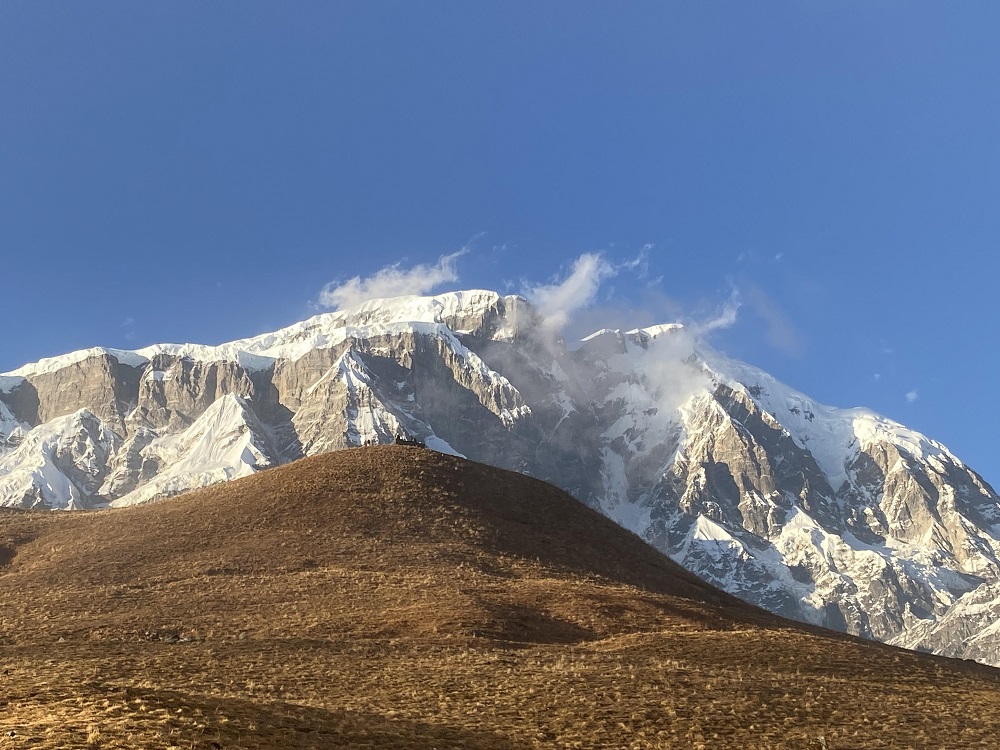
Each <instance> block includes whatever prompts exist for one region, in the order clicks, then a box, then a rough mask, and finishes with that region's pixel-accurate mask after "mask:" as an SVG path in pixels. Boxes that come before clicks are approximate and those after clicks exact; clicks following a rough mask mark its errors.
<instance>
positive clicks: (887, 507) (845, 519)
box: [0, 291, 1000, 663]
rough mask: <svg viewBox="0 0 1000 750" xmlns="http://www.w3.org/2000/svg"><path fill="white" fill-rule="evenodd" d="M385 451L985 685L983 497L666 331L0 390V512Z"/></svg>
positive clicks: (305, 334)
mask: <svg viewBox="0 0 1000 750" xmlns="http://www.w3.org/2000/svg"><path fill="white" fill-rule="evenodd" d="M401 434H402V435H406V436H409V437H412V438H417V439H420V440H423V441H424V442H425V443H426V444H427V445H428V446H429V447H432V448H434V449H436V450H441V451H446V452H451V453H457V454H460V455H465V456H468V457H469V458H473V459H475V460H478V461H483V462H486V463H491V464H494V465H497V466H502V467H505V468H511V469H515V470H518V471H523V472H527V473H530V474H532V475H535V476H537V477H540V478H542V479H545V480H548V481H551V482H553V483H555V484H557V485H559V486H561V487H563V488H565V489H567V490H568V491H570V492H571V493H573V494H575V495H576V496H577V497H578V498H580V499H581V500H582V501H584V502H586V503H588V504H590V505H592V506H594V507H597V508H599V509H601V510H602V511H603V512H604V513H605V514H607V515H608V516H610V517H611V518H613V519H614V520H615V521H617V522H618V523H619V524H621V525H622V526H625V527H626V528H628V529H630V530H632V531H634V532H635V533H636V534H638V535H640V536H641V537H643V538H644V539H646V540H647V541H649V542H650V543H651V544H653V545H655V546H656V547H658V548H660V549H662V550H663V551H665V552H666V553H667V554H669V555H670V556H671V557H673V558H674V559H675V560H677V561H678V562H680V563H682V564H683V565H685V566H686V567H688V568H689V569H691V570H694V571H695V572H697V573H698V574H700V575H701V576H703V577H704V578H706V579H708V580H710V581H711V582H713V583H715V584H717V585H719V586H721V587H722V588H724V589H726V590H728V591H731V592H732V593H735V594H737V595H739V596H741V597H743V598H744V599H746V600H748V601H751V602H754V603H756V604H759V605H761V606H763V607H766V608H768V609H771V610H773V611H776V612H778V613H780V614H783V615H786V616H789V617H793V618H796V619H800V620H804V621H808V622H813V623H816V624H821V625H825V626H828V627H833V628H837V629H841V630H848V631H850V632H853V633H857V634H860V635H864V636H866V637H870V638H875V639H878V640H884V641H890V642H894V643H898V644H900V645H906V646H910V647H915V648H922V649H926V650H932V651H937V652H941V653H946V654H949V655H968V656H973V657H975V658H979V659H982V660H985V661H989V662H991V663H1000V628H996V627H994V622H995V617H994V613H1000V599H998V596H1000V498H998V497H997V495H996V493H995V492H994V491H993V489H992V488H991V487H990V486H989V485H988V484H986V483H985V482H984V481H983V480H982V479H981V478H980V477H979V476H978V475H977V474H976V473H975V472H974V471H972V470H971V469H969V468H968V467H966V466H965V465H964V464H963V463H962V462H961V461H960V460H959V459H958V458H956V457H955V456H954V455H952V454H951V453H950V452H949V451H948V450H947V448H945V447H944V446H943V445H941V444H939V443H937V442H934V441H933V440H930V439H928V438H926V437H924V436H923V435H920V434H918V433H916V432H913V431H912V430H908V429H906V428H905V427H903V426H902V425H900V424H898V423H896V422H893V421H892V420H889V419H886V418H884V417H880V416H879V415H877V414H875V413H873V412H871V411H868V410H866V409H835V408H831V407H828V406H824V405H822V404H818V403H816V402H814V401H813V400H811V399H810V398H808V397H807V396H805V395H804V394H801V393H799V392H797V391H795V390H793V389H791V388H789V387H787V386H785V385H783V384H781V383H779V382H777V381H776V380H775V379H774V378H772V377H770V376H769V375H767V374H766V373H764V372H762V371H760V370H758V369H756V368H754V367H751V366H749V365H746V364H744V363H740V362H735V361H733V360H730V359H727V358H725V357H723V356H721V355H719V354H718V353H716V352H713V351H711V350H710V349H709V348H707V347H705V346H704V345H703V344H701V343H700V342H698V341H697V340H695V338H694V337H693V336H692V335H691V334H690V333H689V332H688V331H687V330H685V329H684V328H683V327H682V326H679V325H671V324H668V325H662V326H655V327H651V328H643V329H634V330H631V331H624V332H623V331H618V330H610V329H606V330H602V331H598V332H597V333H595V334H593V335H591V336H588V337H587V338H586V339H584V340H583V341H582V342H579V345H578V346H574V347H566V346H565V345H564V344H563V342H561V341H557V340H554V339H553V338H552V337H551V335H550V334H549V333H548V332H547V328H546V327H545V326H544V325H543V324H542V323H541V321H540V320H539V319H538V316H537V314H536V312H535V310H534V309H533V308H532V307H531V305H529V304H528V303H527V302H526V301H525V300H523V299H521V298H519V297H516V296H501V295H498V294H496V293H494V292H487V291H470V292H456V293H451V294H442V295H438V296H434V297H402V298H396V299H392V300H374V301H371V302H367V303H365V304H364V305H361V306H359V307H356V308H354V309H351V310H347V311H343V312H336V313H329V314H325V315H319V316H316V317H314V318H311V319H310V320H307V321H304V322H302V323H298V324H296V325H293V326H290V327H288V328H285V329H283V330H280V331H277V332H275V333H270V334H265V335H263V336H257V337H254V338H249V339H244V340H241V341H235V342H232V343H229V344H223V345H221V346H200V345H191V344H182V345H173V344H162V345H155V346H151V347H147V348H145V349H140V350H137V351H124V350H115V349H102V348H98V349H89V350H85V351H81V352H74V353H72V354H68V355H65V356H62V357H55V358H52V359H47V360H42V361H40V362H37V363H34V364H30V365H26V366H24V367H22V368H20V369H18V370H15V371H13V372H10V373H6V374H5V375H2V376H0V504H2V505H8V506H17V507H41V508H88V507H98V506H103V505H107V504H112V505H128V504H133V503H141V502H148V501H150V500H154V499H158V498H163V497H167V496H170V495H174V494H177V493H179V492H182V491H184V490H186V489H190V488H194V487H201V486H206V485H208V484H212V483H215V482H220V481H226V480H228V479H232V478H235V477H239V476H244V475H246V474H249V473H253V472H255V471H259V470H262V469H265V468H267V467H269V466H272V465H275V464H279V463H282V462H285V461H289V460H292V459H295V458H297V457H300V456H302V455H309V454H314V453H319V452H324V451H329V450H338V449H343V448H349V447H352V446H358V445H363V444H366V443H370V442H389V441H391V440H392V439H393V437H394V436H396V435H401Z"/></svg>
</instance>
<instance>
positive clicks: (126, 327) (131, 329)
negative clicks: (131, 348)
mask: <svg viewBox="0 0 1000 750" xmlns="http://www.w3.org/2000/svg"><path fill="white" fill-rule="evenodd" d="M122 335H123V336H124V337H125V340H126V341H134V340H135V318H133V317H128V318H125V320H123V321H122Z"/></svg>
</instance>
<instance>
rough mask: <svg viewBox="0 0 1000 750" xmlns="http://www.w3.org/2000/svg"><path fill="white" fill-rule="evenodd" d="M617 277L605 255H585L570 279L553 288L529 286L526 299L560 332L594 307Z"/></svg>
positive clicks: (577, 263)
mask: <svg viewBox="0 0 1000 750" xmlns="http://www.w3.org/2000/svg"><path fill="white" fill-rule="evenodd" d="M617 273H618V272H617V270H616V269H615V267H614V266H612V265H611V264H610V263H609V262H608V261H607V260H605V259H604V256H603V255H601V253H584V254H583V255H581V256H580V257H579V258H577V259H576V260H575V261H573V266H572V268H571V269H570V272H569V275H568V276H566V278H564V279H563V280H561V281H554V282H552V283H550V284H526V285H525V287H524V296H525V297H527V298H528V299H529V300H530V301H531V303H532V304H534V305H535V307H536V308H537V310H538V313H539V315H541V318H542V321H543V325H544V326H545V327H546V328H548V329H550V330H553V331H559V330H561V329H562V328H564V327H565V326H566V324H567V323H568V322H569V320H570V318H571V316H572V315H573V313H574V312H576V311H577V310H580V309H582V308H585V307H587V306H589V305H590V304H592V303H593V302H594V300H595V299H596V298H597V292H598V290H599V289H600V288H601V284H602V283H603V282H604V281H605V280H606V279H610V278H612V277H613V276H615V275H616V274H617Z"/></svg>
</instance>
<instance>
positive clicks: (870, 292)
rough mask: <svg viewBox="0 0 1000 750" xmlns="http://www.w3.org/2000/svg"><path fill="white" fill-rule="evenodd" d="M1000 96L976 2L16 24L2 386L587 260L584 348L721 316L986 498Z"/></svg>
mask: <svg viewBox="0 0 1000 750" xmlns="http://www.w3.org/2000/svg"><path fill="white" fill-rule="evenodd" d="M998 71H1000V6H998V5H997V4H996V3H987V2H964V3H960V4H954V3H953V4H947V5H945V4H940V3H921V2H905V3H904V2H870V3H842V2H836V3H834V2H810V3H802V2H794V3H782V2H772V3H742V2H739V3H737V2H731V3H695V2H683V3H681V2H678V3H641V2H634V3H628V4H619V3H614V4H613V3H603V4H598V3H561V2H550V3H534V2H532V3H516V2H503V3H486V2H477V3H458V2H455V3H446V2H438V3H420V4H415V3H372V2H364V3H360V2H359V3H326V2H324V3H296V4H286V3H256V2H233V3H225V2H220V3H212V4H208V5H206V4H202V3H181V2H177V3H126V2H106V3H101V4H83V3H68V2H65V3H45V2H16V1H14V2H12V1H8V2H5V3H3V4H0V290H2V292H3V297H2V301H3V310H4V312H5V321H6V325H5V326H4V328H3V336H2V339H0V341H2V346H0V371H3V370H9V369H12V368H14V367H17V366H19V365H21V364H23V363H25V362H28V361H32V360H35V359H38V358H40V357H43V356H51V355H54V354H59V353H63V352H66V351H69V350H72V349H78V348H83V347H87V346H94V345H106V346H119V347H139V346H143V345H146V344H149V343H153V342H159V341H174V342H176V341H197V342H204V343H217V342H221V341H224V340H229V339H233V338H238V337H242V336H247V335H252V334H255V333H259V332H262V331H266V330H272V329H274V328H277V327H279V326H282V325H285V324H288V323H291V322H294V321H295V320H298V319H301V318H304V317H307V316H308V315H311V314H313V313H314V312H315V311H316V304H317V302H318V301H319V299H320V294H321V290H322V289H323V287H324V285H326V284H327V283H328V282H331V281H338V280H339V281H344V280H347V279H350V278H352V277H354V276H361V277H366V276H368V275H370V274H373V273H375V272H377V271H378V270H379V269H380V268H383V267H385V266H387V265H391V264H394V263H400V264H401V265H400V268H401V269H406V268H410V267H412V266H415V265H420V264H424V265H431V266H433V264H435V263H436V262H437V261H438V259H439V258H440V257H441V256H443V255H448V254H451V253H455V252H457V251H459V250H460V249H461V248H463V247H466V248H468V251H467V252H466V253H465V254H464V255H461V256H460V257H457V258H456V259H455V260H454V264H453V266H454V268H453V270H454V274H455V275H457V277H458V281H456V282H454V283H445V284H443V285H442V286H441V287H440V288H442V289H444V288H447V287H449V286H453V287H465V288H469V287H487V288H497V289H501V290H511V291H521V290H523V289H525V288H528V287H530V286H531V285H537V284H540V283H545V282H549V281H551V280H553V279H558V278H561V277H564V276H565V275H566V274H567V273H568V272H569V270H570V268H571V267H572V263H573V261H574V259H576V258H578V257H579V256H580V255H582V254H584V253H596V252H601V253H603V257H604V259H605V260H606V262H607V263H609V264H611V265H613V266H615V267H617V268H619V273H618V274H617V275H616V276H614V277H613V278H606V279H605V280H604V283H603V284H602V285H601V287H600V290H599V292H598V299H597V301H596V302H595V307H596V308H598V311H596V312H595V313H594V314H592V315H591V316H590V317H587V316H584V318H583V319H582V320H580V321H577V323H578V325H580V326H583V325H585V324H588V323H589V322H590V320H591V319H592V318H593V319H594V320H597V319H598V318H600V317H601V316H603V317H604V318H606V319H607V320H608V321H609V322H612V323H614V324H615V325H619V324H626V323H631V324H647V323H653V322H662V321H663V320H666V319H675V318H680V319H686V320H708V319H711V318H713V317H714V316H717V315H718V314H719V313H720V311H722V310H724V308H725V306H726V304H727V301H730V300H732V299H733V294H734V290H735V293H737V294H738V295H739V298H740V300H741V301H742V306H741V308H740V310H739V314H738V315H737V317H736V321H735V323H734V324H733V325H731V326H730V327H728V328H725V329H721V330H718V331H716V332H715V333H714V334H713V339H712V340H713V343H714V344H715V345H716V346H717V347H718V348H720V349H722V350H723V351H725V352H727V353H729V354H731V355H733V356H736V357H739V358H742V359H745V360H747V361H750V362H752V363H754V364H757V365H759V366H761V367H763V368H765V369H767V370H769V371H771V372H772V373H774V374H775V375H776V376H778V377H779V378H781V379H782V380H785V381H786V382H788V383H789V384H791V385H793V386H795V387H797V388H799V389H801V390H803V391H805V392H807V393H809V394H810V395H812V396H814V397H815V398H817V399H819V400H821V401H823V402H826V403H830V404H834V405H839V406H854V405H866V406H870V407H872V408H874V409H876V410H878V411H880V412H882V413H884V414H887V415H888V416H891V417H893V418H896V419H898V420H900V421H902V422H904V423H905V424H907V425H909V426H911V427H914V428H916V429H919V430H921V431H923V432H925V433H927V434H928V435H930V436H931V437H933V438H935V439H938V440H941V441H942V442H944V443H946V444H947V445H949V447H951V448H952V450H953V451H954V452H956V453H957V454H958V455H959V457H961V458H963V459H964V460H966V461H967V462H968V463H969V464H970V465H972V466H973V467H974V468H976V469H978V470H979V471H980V472H981V473H983V474H984V475H985V476H986V478H987V479H988V480H991V481H993V482H996V483H998V484H1000V458H998V456H997V451H996V439H995V437H994V425H995V424H997V423H1000V405H998V404H997V402H996V399H993V398H992V397H991V396H990V395H989V394H990V393H991V386H992V384H993V382H994V374H993V373H994V370H995V368H996V366H997V363H998V355H997V351H998V349H1000V346H998V344H1000V341H998V339H1000V335H998V330H997V325H996V320H997V314H996V312H995V292H994V288H995V283H996V282H995V279H996V277H997V271H998V260H997V253H996V248H997V238H998V237H1000V212H998V210H997V208H998V200H997V199H998V197H1000V196H998V192H1000V190H998V189H1000V139H998V137H997V135H998V133H1000V87H998V86H997V85H996V79H997V73H998ZM644 248H646V249H645V250H644ZM642 253H644V255H642V257H643V258H644V262H643V263H640V264H636V265H635V266H634V267H633V268H626V267H624V265H623V264H625V263H627V262H628V261H634V260H636V259H637V258H640V256H641V254H642ZM598 313H599V314H598ZM908 395H909V397H908Z"/></svg>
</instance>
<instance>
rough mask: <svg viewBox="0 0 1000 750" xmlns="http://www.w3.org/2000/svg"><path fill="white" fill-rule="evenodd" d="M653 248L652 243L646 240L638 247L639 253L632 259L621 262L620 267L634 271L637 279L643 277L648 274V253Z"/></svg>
mask: <svg viewBox="0 0 1000 750" xmlns="http://www.w3.org/2000/svg"><path fill="white" fill-rule="evenodd" d="M652 249H653V244H652V243H649V242H647V243H646V244H645V245H643V246H642V247H641V248H639V254H638V255H636V256H635V257H634V258H633V259H632V260H627V261H625V262H624V263H622V264H621V268H624V269H626V270H628V271H635V277H636V278H637V279H644V278H646V277H647V276H649V253H650V251H651V250H652Z"/></svg>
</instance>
